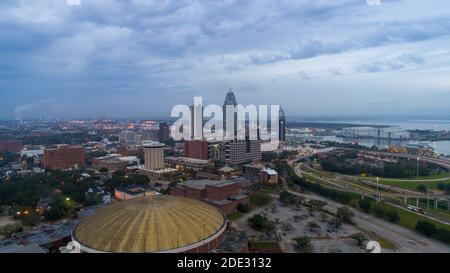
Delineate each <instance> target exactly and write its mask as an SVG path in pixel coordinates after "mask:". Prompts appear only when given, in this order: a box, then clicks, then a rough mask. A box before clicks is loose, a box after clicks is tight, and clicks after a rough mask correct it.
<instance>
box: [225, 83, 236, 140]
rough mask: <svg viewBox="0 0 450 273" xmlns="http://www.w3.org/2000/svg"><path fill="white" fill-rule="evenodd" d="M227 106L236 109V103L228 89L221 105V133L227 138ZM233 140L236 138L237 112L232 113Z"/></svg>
mask: <svg viewBox="0 0 450 273" xmlns="http://www.w3.org/2000/svg"><path fill="white" fill-rule="evenodd" d="M227 106H233V107H236V106H237V101H236V97H235V96H234V93H233V91H232V90H231V89H230V90H229V91H228V93H227V95H226V96H225V102H224V103H223V131H224V134H225V136H227V133H226V131H227ZM233 116H234V134H233V136H234V139H236V138H237V126H238V124H237V120H238V114H237V112H235V113H234V115H233Z"/></svg>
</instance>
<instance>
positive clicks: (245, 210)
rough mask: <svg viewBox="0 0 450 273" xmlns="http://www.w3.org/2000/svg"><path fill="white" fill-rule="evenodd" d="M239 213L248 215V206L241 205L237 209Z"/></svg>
mask: <svg viewBox="0 0 450 273" xmlns="http://www.w3.org/2000/svg"><path fill="white" fill-rule="evenodd" d="M236 209H237V211H238V212H242V213H247V212H248V211H249V208H248V205H246V204H242V203H239V204H238V205H237V207H236Z"/></svg>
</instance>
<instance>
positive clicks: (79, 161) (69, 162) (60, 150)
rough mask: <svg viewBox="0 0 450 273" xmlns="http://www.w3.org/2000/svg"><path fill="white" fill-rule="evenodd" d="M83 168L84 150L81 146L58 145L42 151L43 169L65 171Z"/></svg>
mask: <svg viewBox="0 0 450 273" xmlns="http://www.w3.org/2000/svg"><path fill="white" fill-rule="evenodd" d="M81 166H84V148H83V147H82V146H71V145H59V146H58V147H57V148H52V149H45V150H44V167H45V168H49V169H67V168H73V167H81Z"/></svg>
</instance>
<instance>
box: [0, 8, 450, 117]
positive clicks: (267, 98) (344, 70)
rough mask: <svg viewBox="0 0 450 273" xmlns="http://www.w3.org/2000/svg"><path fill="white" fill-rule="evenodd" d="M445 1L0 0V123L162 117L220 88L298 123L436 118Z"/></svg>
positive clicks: (447, 26)
mask: <svg viewBox="0 0 450 273" xmlns="http://www.w3.org/2000/svg"><path fill="white" fill-rule="evenodd" d="M447 5H448V3H446V2H445V1H439V0H432V1H427V8H426V9H424V8H423V1H418V0H414V1H382V4H381V5H379V6H376V5H375V6H371V5H368V3H367V1H365V0H342V1H295V2H292V1H252V2H243V1H225V2H207V1H164V2H161V1H130V2H129V4H124V3H123V2H121V1H113V0H111V1H95V3H94V2H91V1H82V2H81V5H79V6H77V5H76V6H71V5H67V3H66V1H64V0H61V1H57V0H53V1H50V0H46V1H38V2H36V1H3V2H2V3H1V4H0V18H2V19H1V20H0V30H1V33H2V35H1V40H2V42H1V45H0V56H1V61H0V71H1V73H2V74H1V75H2V76H1V77H0V119H2V120H4V119H20V118H22V119H30V118H65V119H68V118H100V117H105V118H153V119H156V118H166V117H168V116H169V115H170V109H171V108H172V106H174V105H176V104H179V103H186V102H189V101H191V100H192V98H193V97H194V96H202V97H204V98H205V102H206V103H215V102H218V101H222V99H223V94H224V92H226V91H227V90H228V89H229V88H232V89H233V91H234V92H235V93H236V95H237V96H239V101H240V103H242V104H244V105H246V104H260V103H267V102H271V103H273V104H280V105H283V109H284V110H285V112H286V116H287V117H299V119H301V118H302V117H303V118H306V119H308V118H313V117H335V118H337V119H339V118H343V117H361V116H367V117H370V116H382V115H384V116H406V117H407V116H410V115H414V116H417V117H420V116H446V115H448V114H447V113H448V110H449V109H448V106H447V101H448V99H449V98H450V86H449V83H448V80H446V78H447V77H448V76H447V75H448V74H449V72H450V71H449V70H450V68H449V66H448V61H449V60H450V51H449V50H448V49H447V44H448V43H449V40H450V37H449V34H450V20H449V19H448V15H450V12H449V11H448V9H445V7H447ZM31 41H32V43H31Z"/></svg>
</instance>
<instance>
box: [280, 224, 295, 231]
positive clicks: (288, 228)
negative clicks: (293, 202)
mask: <svg viewBox="0 0 450 273" xmlns="http://www.w3.org/2000/svg"><path fill="white" fill-rule="evenodd" d="M281 227H282V229H283V230H284V231H286V232H288V231H291V230H292V229H293V227H292V225H291V224H290V223H283V224H282V226H281Z"/></svg>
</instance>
